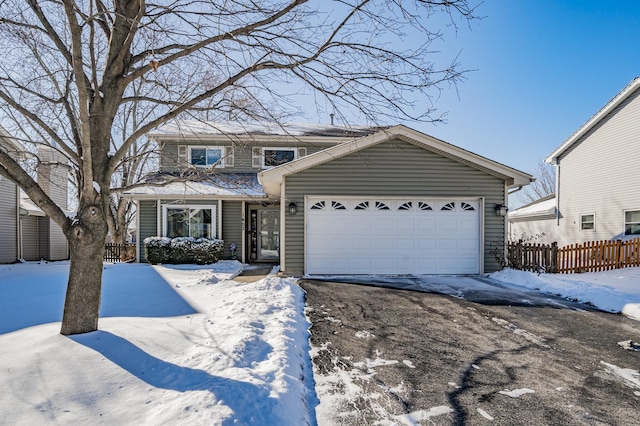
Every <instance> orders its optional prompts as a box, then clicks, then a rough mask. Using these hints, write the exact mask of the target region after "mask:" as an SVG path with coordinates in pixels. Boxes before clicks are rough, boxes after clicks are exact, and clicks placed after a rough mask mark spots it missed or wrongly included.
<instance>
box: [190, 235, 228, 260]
mask: <svg viewBox="0 0 640 426" xmlns="http://www.w3.org/2000/svg"><path fill="white" fill-rule="evenodd" d="M223 250H224V241H223V240H215V239H208V238H198V239H197V240H195V241H194V242H193V243H192V245H191V255H192V256H193V263H195V264H197V265H207V264H209V263H215V262H217V261H218V260H220V259H221V258H222V252H223Z"/></svg>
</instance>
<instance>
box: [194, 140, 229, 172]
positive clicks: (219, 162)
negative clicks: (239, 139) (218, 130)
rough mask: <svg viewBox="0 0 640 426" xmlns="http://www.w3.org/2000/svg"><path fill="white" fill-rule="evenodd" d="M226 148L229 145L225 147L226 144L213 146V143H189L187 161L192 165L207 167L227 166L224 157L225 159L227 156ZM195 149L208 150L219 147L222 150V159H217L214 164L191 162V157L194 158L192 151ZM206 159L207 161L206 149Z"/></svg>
mask: <svg viewBox="0 0 640 426" xmlns="http://www.w3.org/2000/svg"><path fill="white" fill-rule="evenodd" d="M226 148H227V147H225V146H217V145H216V146H212V145H188V146H187V163H188V164H189V165H190V166H193V167H200V168H207V167H213V168H216V169H218V168H220V169H221V168H224V167H225V161H224V159H225V156H226V154H227V151H226ZM193 149H205V150H207V149H219V150H220V160H219V161H217V162H216V163H214V164H193V163H192V162H191V158H192V157H191V152H192V150H193ZM205 161H206V151H205Z"/></svg>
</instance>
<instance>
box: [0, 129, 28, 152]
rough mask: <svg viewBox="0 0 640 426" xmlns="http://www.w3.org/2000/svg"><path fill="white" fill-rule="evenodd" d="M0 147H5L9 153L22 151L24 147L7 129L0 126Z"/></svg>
mask: <svg viewBox="0 0 640 426" xmlns="http://www.w3.org/2000/svg"><path fill="white" fill-rule="evenodd" d="M0 148H3V149H5V150H6V151H7V152H9V153H14V154H15V153H20V152H24V150H25V148H24V146H22V144H21V143H20V142H18V141H17V140H16V139H15V138H14V137H13V136H11V135H10V134H9V132H7V130H6V129H5V128H4V127H2V126H0Z"/></svg>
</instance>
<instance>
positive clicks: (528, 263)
mask: <svg viewBox="0 0 640 426" xmlns="http://www.w3.org/2000/svg"><path fill="white" fill-rule="evenodd" d="M557 259H558V245H557V244H556V243H553V244H525V243H521V242H518V243H512V242H509V245H508V250H507V266H508V267H510V268H513V269H519V270H521V271H535V272H549V273H555V272H557Z"/></svg>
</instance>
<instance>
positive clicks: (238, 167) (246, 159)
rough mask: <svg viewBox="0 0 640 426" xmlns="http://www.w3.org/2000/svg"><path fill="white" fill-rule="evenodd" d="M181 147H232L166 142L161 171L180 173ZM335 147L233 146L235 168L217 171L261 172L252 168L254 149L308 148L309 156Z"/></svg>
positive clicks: (312, 145) (318, 145)
mask: <svg viewBox="0 0 640 426" xmlns="http://www.w3.org/2000/svg"><path fill="white" fill-rule="evenodd" d="M179 145H193V146H230V145H229V144H226V145H225V144H220V143H212V142H211V143H210V142H202V143H200V142H190V143H188V144H187V143H185V142H165V143H164V144H163V145H162V155H161V156H160V170H162V171H167V172H173V171H178V170H179V169H180V168H179V167H178V162H177V161H178V146H179ZM330 146H333V145H332V144H322V145H320V144H312V143H301V142H296V143H292V142H290V141H287V142H269V143H264V144H252V145H246V144H245V145H238V144H236V145H233V147H234V154H233V155H234V162H233V164H234V165H233V167H224V168H220V169H217V170H219V171H220V172H222V173H256V172H259V171H260V170H261V168H259V167H252V166H251V150H252V148H253V147H296V148H306V149H307V155H309V154H313V153H314V152H318V151H321V150H322V149H325V148H328V147H330Z"/></svg>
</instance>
